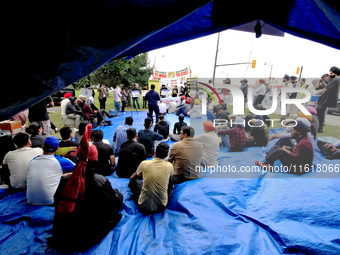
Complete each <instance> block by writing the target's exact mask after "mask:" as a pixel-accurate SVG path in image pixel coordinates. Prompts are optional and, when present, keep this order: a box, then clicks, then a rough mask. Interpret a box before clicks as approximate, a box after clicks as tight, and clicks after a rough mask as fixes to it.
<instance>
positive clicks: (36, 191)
mask: <svg viewBox="0 0 340 255" xmlns="http://www.w3.org/2000/svg"><path fill="white" fill-rule="evenodd" d="M58 148H59V140H58V138H56V137H54V136H50V137H47V138H46V140H45V142H44V145H43V151H44V154H43V155H40V156H38V157H36V158H34V159H33V160H32V161H31V162H30V163H29V164H28V167H27V202H28V203H29V204H31V205H52V204H53V203H54V199H53V196H54V193H55V191H56V190H57V188H58V185H59V182H60V178H61V177H62V176H66V175H68V174H71V173H67V174H63V170H65V169H67V170H69V171H72V170H73V168H74V167H75V164H74V163H72V161H70V160H68V159H65V158H62V157H60V156H55V155H54V154H55V151H56V150H57V149H58ZM64 164H67V165H64Z"/></svg>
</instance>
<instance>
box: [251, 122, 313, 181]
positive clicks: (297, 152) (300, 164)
mask: <svg viewBox="0 0 340 255" xmlns="http://www.w3.org/2000/svg"><path fill="white" fill-rule="evenodd" d="M308 132H309V128H308V126H307V125H305V124H304V123H303V122H302V121H297V124H296V126H294V127H293V131H292V132H291V133H292V137H293V139H296V142H297V144H296V145H295V147H294V148H292V147H290V146H287V145H284V146H282V148H281V147H280V146H278V145H274V146H273V147H272V148H271V150H270V151H269V152H268V153H267V156H266V161H265V162H260V161H258V160H256V161H255V164H256V165H258V166H261V167H262V168H266V169H267V170H272V167H273V165H274V163H275V161H276V160H278V159H279V160H280V161H281V163H282V164H283V165H284V166H286V167H288V169H290V173H292V174H297V175H301V174H303V173H305V172H308V169H309V168H310V167H311V166H312V163H313V157H314V149H313V146H312V143H311V142H310V140H309V139H308V137H307V133H308Z"/></svg>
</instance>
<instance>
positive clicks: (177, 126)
mask: <svg viewBox="0 0 340 255" xmlns="http://www.w3.org/2000/svg"><path fill="white" fill-rule="evenodd" d="M184 126H187V123H185V122H176V123H175V126H174V134H179V132H181V129H182V127H184Z"/></svg>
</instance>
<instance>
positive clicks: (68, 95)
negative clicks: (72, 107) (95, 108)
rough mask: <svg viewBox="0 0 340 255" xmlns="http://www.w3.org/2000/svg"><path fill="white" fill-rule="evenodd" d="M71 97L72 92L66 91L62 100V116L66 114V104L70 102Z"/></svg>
mask: <svg viewBox="0 0 340 255" xmlns="http://www.w3.org/2000/svg"><path fill="white" fill-rule="evenodd" d="M70 97H72V93H65V94H64V99H63V100H61V102H60V110H61V116H65V110H66V105H67V103H68V102H70V99H69V98H70Z"/></svg>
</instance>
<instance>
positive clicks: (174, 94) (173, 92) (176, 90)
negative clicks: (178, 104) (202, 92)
mask: <svg viewBox="0 0 340 255" xmlns="http://www.w3.org/2000/svg"><path fill="white" fill-rule="evenodd" d="M171 95H172V97H177V96H178V89H173V90H172V94H171Z"/></svg>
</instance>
